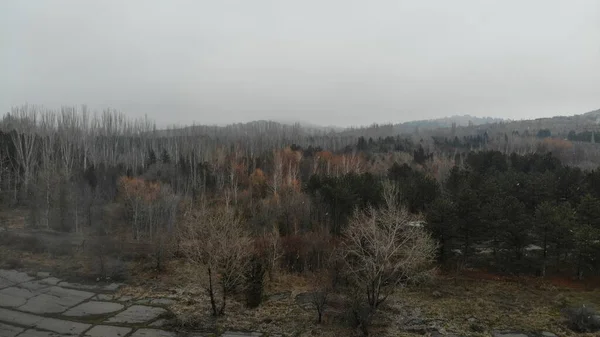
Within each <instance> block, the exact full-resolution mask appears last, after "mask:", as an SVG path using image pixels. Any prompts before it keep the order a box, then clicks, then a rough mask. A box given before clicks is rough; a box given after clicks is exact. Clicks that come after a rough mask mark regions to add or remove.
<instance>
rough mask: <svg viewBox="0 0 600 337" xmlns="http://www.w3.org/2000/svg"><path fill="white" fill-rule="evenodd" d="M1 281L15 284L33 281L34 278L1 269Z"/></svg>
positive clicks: (18, 272)
mask: <svg viewBox="0 0 600 337" xmlns="http://www.w3.org/2000/svg"><path fill="white" fill-rule="evenodd" d="M0 279H4V280H7V281H9V282H12V283H13V284H14V283H23V282H27V281H31V280H33V279H34V278H33V277H31V276H29V275H27V274H26V273H23V272H20V271H16V270H6V269H0Z"/></svg>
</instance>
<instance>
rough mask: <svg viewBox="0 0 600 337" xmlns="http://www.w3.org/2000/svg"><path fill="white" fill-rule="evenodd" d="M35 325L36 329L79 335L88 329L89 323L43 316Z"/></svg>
mask: <svg viewBox="0 0 600 337" xmlns="http://www.w3.org/2000/svg"><path fill="white" fill-rule="evenodd" d="M35 327H36V328H38V329H43V330H50V331H53V332H58V333H60V334H63V335H80V334H81V333H82V332H84V331H85V330H87V329H89V328H90V327H91V325H90V324H85V323H78V322H72V321H66V320H62V319H56V318H44V319H42V320H41V321H39V322H37V323H36V324H35Z"/></svg>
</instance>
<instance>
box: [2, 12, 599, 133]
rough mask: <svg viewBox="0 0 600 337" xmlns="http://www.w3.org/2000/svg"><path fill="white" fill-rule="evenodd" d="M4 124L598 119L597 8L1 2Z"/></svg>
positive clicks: (329, 123)
mask: <svg viewBox="0 0 600 337" xmlns="http://www.w3.org/2000/svg"><path fill="white" fill-rule="evenodd" d="M0 48H1V50H0V51H1V52H0V67H1V68H0V109H1V110H0V112H5V111H8V110H9V109H10V107H11V106H13V105H19V104H23V103H32V104H43V105H44V106H47V107H58V106H60V105H63V104H69V105H72V104H75V105H79V104H87V105H88V106H89V107H91V108H92V109H97V110H100V109H103V108H106V107H111V108H115V109H118V110H121V111H123V112H125V113H127V114H129V115H131V116H143V115H144V114H147V115H148V116H149V117H151V118H153V119H155V120H157V121H158V122H159V124H160V125H165V124H171V123H177V124H188V123H192V122H196V123H208V124H213V123H216V124H224V123H232V122H246V121H251V120H256V119H275V120H282V121H303V122H309V123H313V124H321V125H339V126H348V125H364V124H371V123H374V122H377V123H385V122H402V121H408V120H416V119H429V118H436V117H442V116H447V115H454V114H471V115H476V116H492V117H503V118H512V119H521V118H533V117H542V116H552V115H568V114H575V113H583V112H586V111H589V110H593V109H597V108H600V2H599V1H597V0H574V1H564V0H529V1H516V0H515V1H491V0H487V1H483V0H459V1H398V0H396V1H384V0H376V1H358V0H357V1H349V0H329V1H312V0H310V1H306V0H305V1H283V0H273V1H264V0H252V1H248V0H240V1H231V0H219V1H199V0H196V1H148V0H144V1H133V0H130V1H108V0H104V1H81V0H73V1H2V2H1V3H0Z"/></svg>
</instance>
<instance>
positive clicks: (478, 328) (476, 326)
mask: <svg viewBox="0 0 600 337" xmlns="http://www.w3.org/2000/svg"><path fill="white" fill-rule="evenodd" d="M469 329H471V331H473V332H485V330H486V329H485V326H484V325H482V324H479V323H471V325H469Z"/></svg>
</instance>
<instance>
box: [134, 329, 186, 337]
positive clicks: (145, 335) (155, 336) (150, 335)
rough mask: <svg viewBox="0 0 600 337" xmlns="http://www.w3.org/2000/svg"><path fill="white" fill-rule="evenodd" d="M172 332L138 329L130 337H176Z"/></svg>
mask: <svg viewBox="0 0 600 337" xmlns="http://www.w3.org/2000/svg"><path fill="white" fill-rule="evenodd" d="M176 336H177V335H176V334H175V333H173V332H169V331H164V330H157V329H139V330H137V331H136V332H134V333H133V334H132V335H131V337H176Z"/></svg>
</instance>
